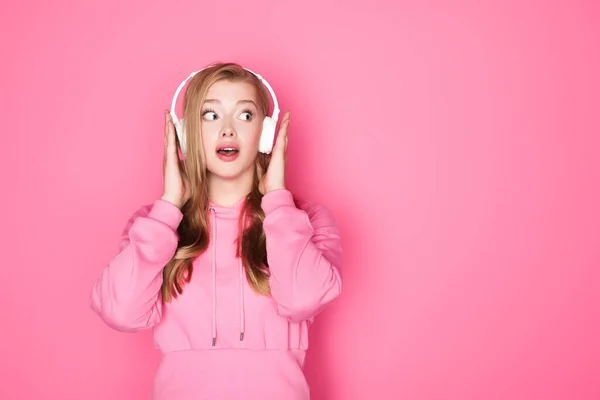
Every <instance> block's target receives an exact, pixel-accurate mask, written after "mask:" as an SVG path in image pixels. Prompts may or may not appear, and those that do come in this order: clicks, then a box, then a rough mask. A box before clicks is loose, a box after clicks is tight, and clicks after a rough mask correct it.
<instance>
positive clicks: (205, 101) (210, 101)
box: [204, 99, 258, 108]
mask: <svg viewBox="0 0 600 400" xmlns="http://www.w3.org/2000/svg"><path fill="white" fill-rule="evenodd" d="M204 103H218V104H221V101H220V100H217V99H206V100H204ZM245 103H250V104H254V107H256V108H258V106H257V105H256V103H255V102H254V101H252V100H239V101H238V102H237V104H245Z"/></svg>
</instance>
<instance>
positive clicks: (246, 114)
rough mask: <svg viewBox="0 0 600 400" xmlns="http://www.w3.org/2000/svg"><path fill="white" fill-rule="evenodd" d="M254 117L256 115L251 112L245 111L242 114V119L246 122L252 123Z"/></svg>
mask: <svg viewBox="0 0 600 400" xmlns="http://www.w3.org/2000/svg"><path fill="white" fill-rule="evenodd" d="M253 115H254V114H253V113H252V111H250V110H244V111H242V113H241V114H240V117H241V118H242V119H243V120H246V121H252V116H253Z"/></svg>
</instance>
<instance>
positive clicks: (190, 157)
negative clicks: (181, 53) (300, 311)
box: [161, 63, 271, 302]
mask: <svg viewBox="0 0 600 400" xmlns="http://www.w3.org/2000/svg"><path fill="white" fill-rule="evenodd" d="M221 80H227V81H231V82H247V83H250V84H252V85H253V86H254V87H255V89H256V94H257V101H258V107H259V108H260V111H262V112H263V116H264V115H267V114H268V113H269V95H268V93H267V91H266V89H265V87H264V86H263V84H262V83H261V82H260V81H259V80H258V78H257V77H256V76H255V75H254V74H252V73H250V72H248V71H247V70H245V69H244V68H243V67H242V66H240V65H238V64H235V63H217V64H214V65H212V66H210V67H208V68H206V69H204V70H202V71H200V72H199V73H198V74H196V75H195V76H194V77H192V78H191V79H190V82H189V85H188V88H187V90H186V93H185V96H184V99H183V115H184V117H185V120H184V123H185V130H186V132H187V136H186V146H187V151H186V159H185V160H183V161H181V162H180V171H181V174H182V177H183V179H184V181H185V182H186V185H187V186H186V189H187V190H189V191H190V198H189V200H188V201H187V202H186V203H185V204H184V205H183V206H182V208H181V211H182V213H183V219H182V221H181V223H180V224H179V227H178V233H179V244H178V246H177V251H176V252H175V255H174V256H173V258H172V259H171V260H170V261H169V262H168V263H167V265H166V266H165V267H164V269H163V284H162V287H161V294H162V299H163V301H164V302H169V301H171V299H172V298H176V297H177V296H178V295H179V294H181V293H183V286H184V285H185V283H188V282H189V281H190V279H191V278H192V272H193V265H192V262H193V260H194V258H196V257H197V256H198V255H200V254H201V253H202V252H204V251H205V250H206V249H207V247H208V244H209V240H210V235H209V225H208V203H209V202H208V186H207V180H206V176H207V174H206V162H205V160H204V158H203V154H204V150H203V147H202V139H201V137H202V136H201V132H200V126H201V107H202V105H203V103H204V100H205V99H206V94H207V92H208V89H209V88H210V87H211V85H213V84H214V83H215V82H218V81H221ZM270 158H271V156H270V155H266V154H263V153H258V155H257V157H256V162H255V169H254V177H253V182H252V190H251V191H250V193H249V194H248V195H247V197H246V201H245V203H244V206H243V207H242V211H241V214H240V219H239V228H240V229H239V231H240V235H239V237H238V241H237V244H238V246H237V252H236V254H237V256H241V258H242V262H243V265H244V269H245V271H246V277H247V279H248V282H249V283H250V286H251V287H252V289H253V290H255V291H256V292H257V293H259V294H263V295H269V294H270V287H269V281H268V279H269V278H268V277H269V273H268V263H267V250H266V237H265V233H264V231H263V227H262V224H263V220H264V212H263V211H262V208H261V200H262V194H261V193H260V191H259V189H258V184H259V182H260V179H261V178H262V176H263V175H264V173H265V172H266V170H267V167H268V165H269V161H270ZM189 182H192V183H193V184H189ZM213 240H214V238H213Z"/></svg>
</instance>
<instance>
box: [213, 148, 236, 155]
mask: <svg viewBox="0 0 600 400" xmlns="http://www.w3.org/2000/svg"><path fill="white" fill-rule="evenodd" d="M239 152H240V151H239V150H238V149H236V148H235V147H223V148H222V149H219V150H217V153H219V154H222V155H225V156H231V155H233V154H237V153H239Z"/></svg>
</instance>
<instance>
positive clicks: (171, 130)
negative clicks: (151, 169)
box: [161, 110, 189, 208]
mask: <svg viewBox="0 0 600 400" xmlns="http://www.w3.org/2000/svg"><path fill="white" fill-rule="evenodd" d="M163 176H164V189H163V195H162V196H161V200H164V201H168V202H169V203H171V204H173V205H175V206H177V207H178V208H181V207H182V206H183V205H184V204H185V202H186V201H187V200H188V199H189V193H187V191H186V188H185V183H184V181H183V178H182V176H181V170H180V165H179V153H178V148H177V138H176V134H175V126H174V125H173V119H172V118H171V114H170V113H169V111H168V110H165V153H164V157H163Z"/></svg>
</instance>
